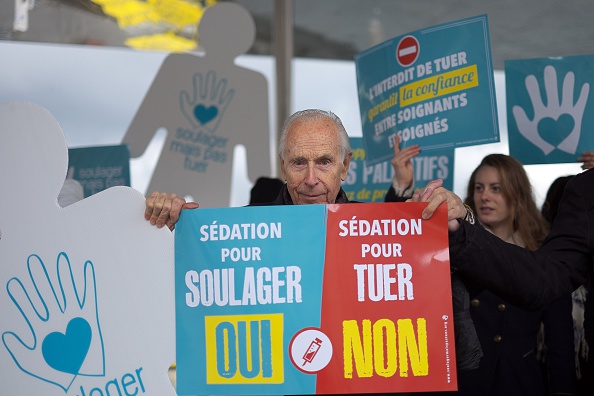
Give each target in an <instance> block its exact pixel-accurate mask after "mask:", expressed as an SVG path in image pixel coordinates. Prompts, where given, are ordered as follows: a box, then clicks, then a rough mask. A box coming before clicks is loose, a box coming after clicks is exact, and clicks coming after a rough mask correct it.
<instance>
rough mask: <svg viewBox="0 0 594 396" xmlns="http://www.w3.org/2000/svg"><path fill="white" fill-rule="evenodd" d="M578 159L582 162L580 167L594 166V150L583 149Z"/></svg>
mask: <svg viewBox="0 0 594 396" xmlns="http://www.w3.org/2000/svg"><path fill="white" fill-rule="evenodd" d="M578 161H580V162H583V163H584V164H583V165H582V169H584V170H585V169H592V168H594V152H592V151H584V152H583V153H582V156H581V157H579V158H578Z"/></svg>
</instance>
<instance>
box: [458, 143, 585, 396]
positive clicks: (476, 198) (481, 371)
mask: <svg viewBox="0 0 594 396" xmlns="http://www.w3.org/2000/svg"><path fill="white" fill-rule="evenodd" d="M465 203H466V204H467V205H469V206H470V207H471V208H472V210H473V211H474V212H475V213H476V215H477V219H478V221H479V223H480V224H481V225H482V226H483V227H485V229H487V230H488V231H489V232H491V233H492V234H494V235H495V236H497V237H499V238H500V239H501V240H503V241H505V242H508V243H511V244H514V245H518V246H522V247H525V248H527V249H529V250H536V249H537V248H538V246H539V245H540V243H541V242H542V241H543V240H544V238H545V236H546V235H547V232H548V224H547V222H546V221H545V219H544V217H543V216H542V215H541V213H540V211H539V210H538V208H537V206H536V203H535V201H534V198H533V192H532V187H531V185H530V181H529V179H528V175H527V174H526V172H525V170H524V167H523V166H522V164H521V163H520V162H518V161H517V160H516V159H514V158H513V157H510V156H508V155H504V154H491V155H488V156H486V157H485V158H483V160H482V162H481V163H480V164H479V166H478V167H477V168H476V169H475V170H474V172H473V173H472V175H471V177H470V180H469V182H468V187H467V195H466V202H465ZM522 265H523V263H522V262H521V261H518V262H516V263H515V264H514V268H515V267H520V266H522ZM465 283H466V285H467V286H468V287H469V288H470V290H471V291H470V294H471V302H470V306H471V308H470V314H471V317H472V321H473V322H474V325H475V327H476V331H477V333H478V336H479V339H480V343H481V347H482V349H483V353H484V355H483V357H482V358H481V362H480V365H479V368H478V369H477V370H471V371H466V372H461V373H459V375H458V388H459V392H458V394H460V395H539V396H540V395H560V394H563V395H572V394H575V391H576V376H575V365H574V352H573V349H574V348H573V320H572V316H571V308H572V307H571V296H570V294H569V293H567V294H565V295H564V296H563V297H562V298H560V299H558V300H557V301H555V302H554V303H552V304H551V305H550V306H549V307H547V308H545V309H543V310H539V311H526V310H523V309H521V308H518V307H516V306H514V305H512V304H510V303H509V302H508V301H506V300H504V299H502V298H500V297H499V296H497V295H496V294H494V293H492V292H491V291H489V290H485V289H482V287H481V286H479V285H476V284H475V283H474V282H472V281H471V280H470V281H469V280H466V282H465ZM473 286H476V287H475V288H476V290H473ZM541 323H542V324H543V328H544V336H545V345H546V361H547V367H548V373H547V374H546V377H545V378H543V374H542V372H541V365H540V362H539V360H538V356H537V335H538V333H539V330H540V328H541ZM543 384H545V386H546V387H545V386H543Z"/></svg>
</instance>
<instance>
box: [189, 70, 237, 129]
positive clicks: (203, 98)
mask: <svg viewBox="0 0 594 396" xmlns="http://www.w3.org/2000/svg"><path fill="white" fill-rule="evenodd" d="M192 83H193V84H192V86H193V90H192V92H187V91H182V92H181V93H180V95H179V100H180V106H181V111H182V113H183V114H184V116H185V117H186V118H187V119H188V121H190V123H191V124H192V126H193V127H194V128H195V129H198V128H204V129H206V130H207V131H208V132H210V133H214V132H215V131H216V130H217V128H218V126H219V123H220V122H221V119H222V118H223V115H224V114H225V111H226V110H227V106H229V103H230V102H231V99H233V96H234V95H235V90H234V89H229V90H228V89H227V79H225V78H223V79H221V80H219V81H217V74H216V72H214V71H213V70H211V71H209V72H208V73H206V77H205V76H203V75H202V73H196V74H194V79H193V81H192Z"/></svg>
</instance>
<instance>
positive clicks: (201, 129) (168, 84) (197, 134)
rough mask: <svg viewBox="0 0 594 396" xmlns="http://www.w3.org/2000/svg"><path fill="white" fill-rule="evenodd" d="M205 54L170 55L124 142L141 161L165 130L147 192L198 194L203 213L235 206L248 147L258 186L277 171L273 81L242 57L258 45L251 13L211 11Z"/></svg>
mask: <svg viewBox="0 0 594 396" xmlns="http://www.w3.org/2000/svg"><path fill="white" fill-rule="evenodd" d="M198 33H199V40H200V43H201V44H202V46H203V47H204V56H198V55H194V54H188V53H174V54H170V55H168V56H167V57H166V58H165V60H164V61H163V64H162V65H161V67H160V69H159V71H158V72H157V75H156V76H155V79H154V80H153V83H152V85H151V87H150V88H149V90H148V92H147V94H146V96H145V98H144V100H143V102H142V104H141V105H140V108H139V109H138V111H137V113H136V115H135V116H134V118H133V120H132V122H131V124H130V126H129V128H128V131H127V132H126V135H125V136H124V139H123V142H124V143H127V144H129V145H130V155H131V157H133V158H134V157H138V156H140V155H142V154H143V152H144V151H145V150H146V148H147V146H148V144H149V142H150V141H151V139H152V138H153V136H154V135H155V133H157V131H158V130H159V129H161V128H165V130H166V131H167V137H166V139H165V144H164V146H163V150H162V152H161V155H160V157H159V160H158V163H157V166H156V168H155V171H154V173H153V176H152V178H151V181H150V183H149V186H148V189H147V194H150V193H151V192H152V191H155V190H157V191H165V192H168V193H176V194H177V195H180V196H191V197H192V198H193V199H194V200H195V201H197V202H198V203H199V204H200V206H201V207H225V206H229V202H230V192H231V175H232V170H233V150H234V148H235V146H236V145H238V144H242V145H244V146H245V148H246V157H247V167H248V172H247V174H248V177H249V178H250V180H251V181H252V182H255V180H256V179H257V178H258V177H259V176H268V175H270V173H271V158H270V157H271V156H270V142H269V141H270V139H269V122H268V83H267V81H266V78H265V77H264V76H263V75H262V74H260V73H258V72H255V71H252V70H248V69H245V68H242V67H239V66H237V65H235V64H234V59H235V58H236V57H237V56H238V55H241V54H243V53H245V52H246V51H247V50H248V49H249V48H250V47H251V46H252V44H253V42H254V39H255V24H254V20H253V18H252V17H251V15H250V14H249V13H248V12H247V11H246V10H245V8H243V7H242V6H240V5H238V4H235V3H227V2H225V3H218V4H216V5H214V6H211V7H209V8H207V9H206V11H205V12H204V15H203V17H202V20H201V22H200V25H199V27H198Z"/></svg>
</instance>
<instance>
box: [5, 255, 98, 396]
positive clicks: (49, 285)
mask: <svg viewBox="0 0 594 396" xmlns="http://www.w3.org/2000/svg"><path fill="white" fill-rule="evenodd" d="M56 268H57V283H58V285H57V286H58V287H55V286H56V285H55V281H54V282H52V280H51V277H50V275H49V273H48V271H47V268H46V266H45V264H44V263H43V261H42V260H41V258H40V257H39V256H38V255H36V254H32V255H30V256H29V257H28V258H27V269H28V272H29V277H30V279H31V282H32V286H33V289H34V291H35V292H34V293H31V294H30V293H29V292H28V291H27V288H26V287H25V286H24V284H23V282H22V281H21V280H20V279H18V278H12V279H10V280H9V281H8V283H7V284H6V290H7V292H8V295H9V297H10V299H11V300H12V302H13V303H14V305H15V306H16V307H17V309H18V310H19V311H20V312H21V314H22V316H23V318H24V319H25V321H26V323H27V326H28V328H29V330H30V335H29V334H24V335H23V334H21V335H20V336H19V335H17V334H16V333H14V332H5V333H3V334H2V342H3V344H4V347H5V348H6V350H7V351H8V352H9V353H10V355H11V357H12V359H13V360H14V362H15V364H16V365H17V366H18V367H19V368H20V369H21V370H22V371H24V372H26V373H27V374H29V375H31V376H33V377H35V378H38V379H40V380H42V381H46V382H49V383H52V384H54V385H57V386H59V387H61V388H62V389H63V390H64V392H65V393H66V392H68V389H70V386H71V385H72V383H73V382H74V380H75V379H76V377H77V376H79V375H80V376H103V375H105V356H104V348H103V338H102V336H101V328H100V326H99V316H98V313H97V294H96V284H95V270H94V266H93V263H92V262H91V261H87V262H86V263H85V265H84V286H83V288H82V290H81V289H77V287H76V283H75V280H74V276H73V273H72V267H71V265H70V260H69V259H68V256H67V255H66V253H63V252H62V253H60V254H58V257H57V263H56ZM31 336H32V337H31ZM28 339H32V341H29V342H27V341H25V340H28Z"/></svg>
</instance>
